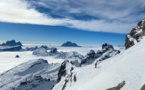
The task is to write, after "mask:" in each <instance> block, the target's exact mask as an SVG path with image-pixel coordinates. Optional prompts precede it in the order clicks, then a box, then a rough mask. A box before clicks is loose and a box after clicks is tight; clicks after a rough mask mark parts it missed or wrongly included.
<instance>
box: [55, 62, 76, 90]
mask: <svg viewBox="0 0 145 90" xmlns="http://www.w3.org/2000/svg"><path fill="white" fill-rule="evenodd" d="M73 70H74V67H73V65H72V64H71V63H70V62H69V61H68V60H66V61H64V62H63V63H62V64H61V67H60V70H59V72H58V79H57V84H56V85H55V86H57V85H58V84H60V83H62V84H61V87H59V88H61V89H60V90H65V88H66V86H67V84H68V83H72V82H76V81H77V78H76V74H74V72H73ZM62 77H63V78H62ZM54 88H55V87H54ZM54 88H53V89H54Z"/></svg>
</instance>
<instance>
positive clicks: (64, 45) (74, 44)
mask: <svg viewBox="0 0 145 90" xmlns="http://www.w3.org/2000/svg"><path fill="white" fill-rule="evenodd" d="M61 46H62V47H81V46H79V45H77V44H76V43H72V42H70V41H67V42H65V43H63V44H62V45H61Z"/></svg>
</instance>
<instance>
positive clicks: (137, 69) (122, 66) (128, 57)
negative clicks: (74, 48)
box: [53, 37, 145, 90]
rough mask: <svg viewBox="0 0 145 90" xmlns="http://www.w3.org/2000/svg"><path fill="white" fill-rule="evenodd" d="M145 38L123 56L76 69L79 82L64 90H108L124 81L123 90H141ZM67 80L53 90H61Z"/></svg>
mask: <svg viewBox="0 0 145 90" xmlns="http://www.w3.org/2000/svg"><path fill="white" fill-rule="evenodd" d="M144 46H145V37H143V40H142V41H141V42H139V43H136V45H134V46H133V47H131V48H129V49H127V50H125V51H123V52H122V53H121V54H119V55H116V56H114V57H112V58H109V59H107V60H105V61H102V62H101V63H99V64H98V66H97V67H98V68H97V69H95V65H94V64H91V65H87V66H84V67H81V68H78V67H75V69H74V71H73V72H74V73H76V77H77V81H76V82H70V81H69V82H68V84H67V86H66V87H65V89H64V90H106V89H109V88H112V87H114V86H117V85H118V84H119V83H121V82H122V81H125V83H126V84H125V85H124V87H123V88H121V90H140V89H141V87H142V86H143V85H144V84H145V72H144V68H145V59H144V53H145V49H144ZM64 80H65V78H64V79H62V80H61V81H60V83H58V84H56V86H55V87H54V88H53V90H60V89H61V88H62V83H63V82H64Z"/></svg>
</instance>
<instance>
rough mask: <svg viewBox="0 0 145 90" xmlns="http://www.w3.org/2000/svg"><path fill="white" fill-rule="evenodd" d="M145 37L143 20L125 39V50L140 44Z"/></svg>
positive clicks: (144, 22)
mask: <svg viewBox="0 0 145 90" xmlns="http://www.w3.org/2000/svg"><path fill="white" fill-rule="evenodd" d="M144 35H145V20H143V21H140V22H139V23H138V24H137V26H136V27H135V28H133V29H132V30H131V32H130V33H128V34H127V35H126V37H125V49H128V48H130V47H132V46H133V45H134V44H135V43H137V42H140V40H141V39H142V37H143V36H144Z"/></svg>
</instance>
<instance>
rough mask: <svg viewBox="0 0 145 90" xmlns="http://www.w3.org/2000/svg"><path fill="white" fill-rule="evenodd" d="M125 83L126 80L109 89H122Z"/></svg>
mask: <svg viewBox="0 0 145 90" xmlns="http://www.w3.org/2000/svg"><path fill="white" fill-rule="evenodd" d="M124 85H125V81H123V82H121V83H120V84H118V85H117V86H115V87H113V88H109V89H107V90H120V89H121V88H122V87H123V86H124Z"/></svg>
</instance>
